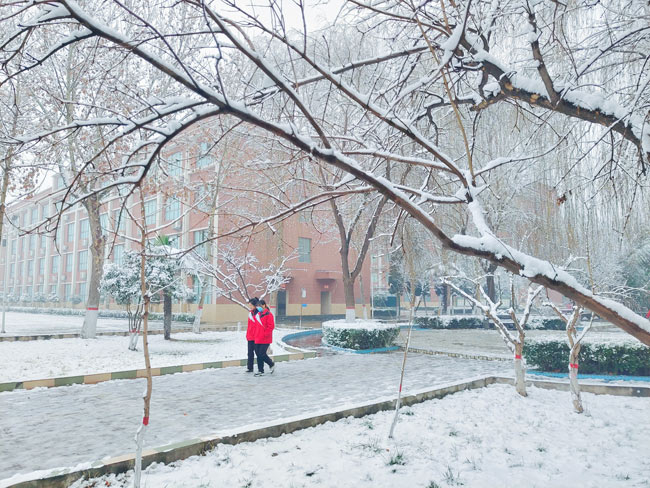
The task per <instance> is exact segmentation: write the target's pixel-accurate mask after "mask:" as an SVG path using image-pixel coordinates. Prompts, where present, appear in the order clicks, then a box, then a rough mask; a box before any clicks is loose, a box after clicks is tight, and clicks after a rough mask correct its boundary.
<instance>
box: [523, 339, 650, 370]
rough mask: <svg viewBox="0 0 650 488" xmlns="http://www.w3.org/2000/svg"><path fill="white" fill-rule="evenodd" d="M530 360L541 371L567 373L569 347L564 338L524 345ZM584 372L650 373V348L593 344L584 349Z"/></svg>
mask: <svg viewBox="0 0 650 488" xmlns="http://www.w3.org/2000/svg"><path fill="white" fill-rule="evenodd" d="M524 357H525V358H526V362H527V363H528V364H529V365H531V366H535V367H537V368H538V369H539V370H541V371H550V372H562V373H564V372H566V371H567V367H568V362H569V346H568V345H567V343H566V342H565V341H564V340H561V341H560V340H556V341H532V342H528V343H526V344H525V345H524ZM579 358H580V369H579V372H580V373H585V374H622V375H632V376H650V348H648V347H647V346H645V345H643V344H640V343H635V344H591V343H584V344H582V347H581V348H580V356H579Z"/></svg>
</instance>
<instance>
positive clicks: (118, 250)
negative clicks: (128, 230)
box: [113, 244, 124, 264]
mask: <svg viewBox="0 0 650 488" xmlns="http://www.w3.org/2000/svg"><path fill="white" fill-rule="evenodd" d="M113 262H114V263H115V264H122V263H123V262H124V244H120V245H118V246H115V247H114V248H113Z"/></svg>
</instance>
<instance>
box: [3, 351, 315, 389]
mask: <svg viewBox="0 0 650 488" xmlns="http://www.w3.org/2000/svg"><path fill="white" fill-rule="evenodd" d="M271 357H272V358H273V360H274V361H276V362H278V363H280V362H284V361H298V360H301V359H310V358H314V357H316V353H315V352H297V353H290V354H276V355H274V356H271ZM246 363H247V359H230V360H225V361H212V362H207V363H194V364H182V365H177V366H161V367H159V368H151V375H152V376H163V375H167V374H175V373H188V372H190V371H198V370H201V369H219V368H229V367H231V366H246ZM146 376H147V370H146V369H131V370H128V371H112V372H108V373H93V374H85V375H79V376H63V377H60V378H46V379H40V380H26V381H11V382H8V383H0V392H5V391H14V390H31V389H32V388H54V387H57V386H68V385H94V384H97V383H103V382H104V381H111V380H129V379H136V378H144V377H146Z"/></svg>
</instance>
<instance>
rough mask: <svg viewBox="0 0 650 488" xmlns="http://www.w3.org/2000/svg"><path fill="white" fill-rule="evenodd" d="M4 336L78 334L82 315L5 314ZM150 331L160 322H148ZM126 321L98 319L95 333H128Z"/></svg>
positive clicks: (185, 326)
mask: <svg viewBox="0 0 650 488" xmlns="http://www.w3.org/2000/svg"><path fill="white" fill-rule="evenodd" d="M5 319H6V324H5V329H6V333H5V334H0V337H3V336H14V335H40V334H70V333H72V334H79V333H80V332H81V326H82V325H83V322H84V317H83V315H52V314H44V313H43V314H41V313H24V312H7V313H6V317H5ZM149 325H150V327H151V329H154V330H160V329H162V321H161V320H152V321H150V322H149ZM172 328H173V329H191V328H192V324H191V323H188V322H173V323H172ZM128 330H129V326H128V321H127V319H125V318H108V317H99V318H98V319H97V332H128Z"/></svg>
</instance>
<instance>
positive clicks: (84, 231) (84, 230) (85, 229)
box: [79, 219, 90, 241]
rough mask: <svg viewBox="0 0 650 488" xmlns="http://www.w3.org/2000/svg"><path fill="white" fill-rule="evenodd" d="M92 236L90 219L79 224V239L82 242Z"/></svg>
mask: <svg viewBox="0 0 650 488" xmlns="http://www.w3.org/2000/svg"><path fill="white" fill-rule="evenodd" d="M89 236H90V226H89V225H88V219H83V220H81V221H80V222H79V239H81V240H82V241H83V240H84V239H85V240H88V237H89Z"/></svg>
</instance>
